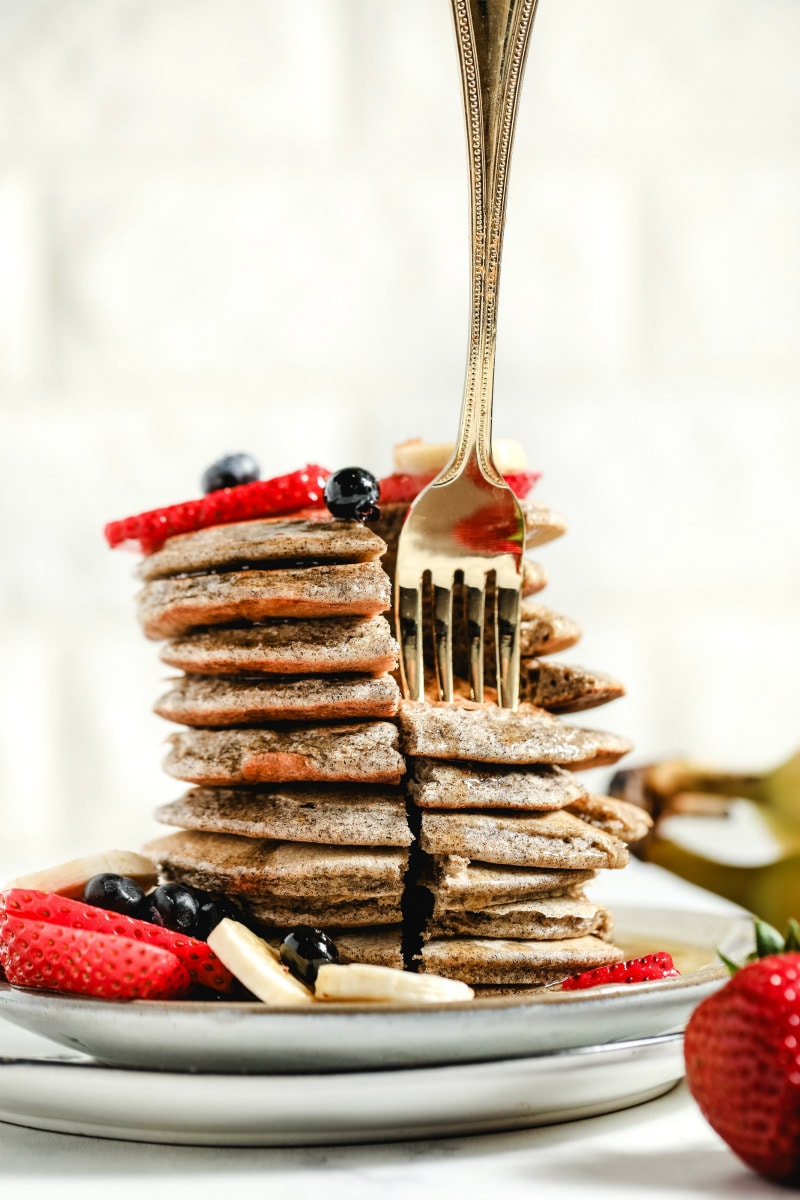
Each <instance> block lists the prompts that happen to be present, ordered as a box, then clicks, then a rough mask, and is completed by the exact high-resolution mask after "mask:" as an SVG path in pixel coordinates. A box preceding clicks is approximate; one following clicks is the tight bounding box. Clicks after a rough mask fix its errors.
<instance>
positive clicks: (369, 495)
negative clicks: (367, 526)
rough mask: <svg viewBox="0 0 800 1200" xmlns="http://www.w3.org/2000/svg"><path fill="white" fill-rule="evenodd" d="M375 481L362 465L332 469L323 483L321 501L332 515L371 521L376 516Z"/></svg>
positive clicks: (377, 498) (379, 490)
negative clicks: (323, 492) (323, 488)
mask: <svg viewBox="0 0 800 1200" xmlns="http://www.w3.org/2000/svg"><path fill="white" fill-rule="evenodd" d="M380 494H381V489H380V487H379V486H378V481H377V479H376V478H375V476H374V475H371V474H370V472H369V471H365V470H364V468H363V467H343V468H342V470H341V471H334V473H333V475H331V476H330V477H329V479H328V481H327V483H326V484H325V503H326V504H327V506H328V509H329V510H330V512H331V514H332V515H333V516H334V517H343V518H346V519H349V520H356V521H374V520H377V518H378V517H379V516H380V512H379V510H378V500H379V499H380Z"/></svg>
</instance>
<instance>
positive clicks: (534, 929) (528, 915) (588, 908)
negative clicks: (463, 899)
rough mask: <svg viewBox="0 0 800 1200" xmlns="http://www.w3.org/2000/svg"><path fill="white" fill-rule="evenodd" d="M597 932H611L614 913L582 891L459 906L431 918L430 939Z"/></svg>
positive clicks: (555, 936)
mask: <svg viewBox="0 0 800 1200" xmlns="http://www.w3.org/2000/svg"><path fill="white" fill-rule="evenodd" d="M587 934H594V935H596V936H597V937H600V938H603V939H608V938H609V937H610V936H611V913H610V912H609V911H608V909H607V908H603V907H602V906H601V905H599V904H594V903H592V901H590V900H587V899H586V897H585V896H584V895H583V894H581V893H579V894H578V895H577V896H575V897H572V896H560V897H557V898H550V897H543V898H541V899H538V900H522V901H519V902H518V903H515V904H498V905H495V906H494V907H492V908H487V909H481V910H480V911H479V912H471V911H469V910H464V909H461V910H459V909H456V910H455V911H453V912H445V913H442V914H441V915H440V916H438V917H434V919H433V920H432V921H430V922H429V924H428V927H427V929H426V931H425V937H426V938H427V939H430V938H433V937H489V938H535V939H537V940H541V941H562V940H565V939H568V938H576V937H585V936H586V935H587Z"/></svg>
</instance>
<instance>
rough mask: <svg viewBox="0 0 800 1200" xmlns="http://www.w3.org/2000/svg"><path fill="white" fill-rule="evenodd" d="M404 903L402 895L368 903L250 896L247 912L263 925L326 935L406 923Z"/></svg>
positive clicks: (375, 898) (373, 898)
mask: <svg viewBox="0 0 800 1200" xmlns="http://www.w3.org/2000/svg"><path fill="white" fill-rule="evenodd" d="M238 899H243V898H242V897H238ZM401 901H402V892H401V891H397V892H395V893H393V894H387V895H385V896H374V897H372V898H370V899H367V900H331V899H329V898H328V897H327V896H322V897H320V898H319V899H317V900H315V901H309V900H303V899H302V897H299V896H289V897H285V898H282V897H278V896H250V897H248V898H247V908H248V909H249V911H250V912H251V913H252V914H253V916H254V917H255V919H256V920H257V921H259V922H260V923H261V924H263V925H277V926H279V927H280V928H282V929H293V928H294V927H295V926H296V925H311V926H312V928H315V929H324V930H325V931H326V932H327V931H328V930H329V929H332V928H334V927H335V926H338V927H339V928H340V929H344V928H346V929H363V928H364V927H365V926H379V925H397V924H398V923H399V922H400V921H402V919H403V913H402V910H401Z"/></svg>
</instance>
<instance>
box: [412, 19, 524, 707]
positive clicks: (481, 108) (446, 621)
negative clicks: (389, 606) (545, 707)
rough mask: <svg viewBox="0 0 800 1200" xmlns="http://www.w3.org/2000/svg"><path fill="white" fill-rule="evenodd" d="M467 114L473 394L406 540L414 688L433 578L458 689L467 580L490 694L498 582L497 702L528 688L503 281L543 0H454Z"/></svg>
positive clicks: (446, 695)
mask: <svg viewBox="0 0 800 1200" xmlns="http://www.w3.org/2000/svg"><path fill="white" fill-rule="evenodd" d="M451 4H452V8H453V18H454V22H455V31H456V42H457V45H458V55H459V63H460V67H461V82H462V88H463V98H464V113H465V116H466V123H467V147H468V154H469V175H470V197H471V202H472V203H471V242H472V254H471V293H472V295H471V313H470V342H469V355H468V359H467V373H466V383H465V386H464V400H463V403H462V407H461V419H460V423H459V431H458V441H457V442H456V448H455V451H454V453H453V457H452V458H451V460H450V462H449V463H448V464H447V466H446V467H445V468H444V470H443V471H442V472H441V473H440V474H439V475H438V476H437V478H436V479H434V481H433V483H431V484H429V486H428V487H426V488H425V490H424V491H423V492H421V493H420V495H419V496H418V497H417V499H416V500H415V501H414V503H413V504H412V506H411V508H410V510H409V512H408V515H407V517H406V520H405V523H404V525H403V530H402V532H401V535H400V542H399V546H398V551H397V569H396V574H395V611H396V617H397V630H398V637H399V639H400V647H401V656H400V667H401V674H402V679H403V689H404V691H405V694H406V696H407V697H408V698H409V699H412V700H423V699H424V698H425V677H424V653H423V641H424V631H423V589H424V586H425V582H426V579H427V577H428V576H430V582H431V586H432V588H433V641H434V663H435V669H436V679H437V685H438V689H439V696H440V699H442V700H452V699H453V590H454V587H455V585H456V584H457V583H462V582H463V588H464V599H465V608H466V614H465V615H466V623H467V644H468V649H469V680H470V691H471V695H472V698H473V699H474V700H478V701H481V700H483V663H484V627H485V623H486V594H487V586H488V585H489V584H490V583H491V582H494V596H495V599H494V629H495V646H496V654H497V702H498V704H500V705H502V706H503V707H505V708H516V707H517V703H518V698H519V611H520V595H521V580H522V552H523V547H524V541H525V528H524V520H523V516H522V511H521V509H520V506H519V503H518V502H517V499H516V497H515V496H514V494H513V492H512V491H511V489H510V488H509V487H508V486H507V485H506V484H505V483H504V481H503V478H502V476H501V475H500V473H499V471H498V470H497V468H496V467H495V464H494V461H493V458H492V398H493V388H494V360H495V344H496V336H497V289H498V284H499V279H500V255H501V251H502V246H503V226H504V223H505V209H506V191H507V183H508V168H509V162H510V158H511V146H512V141H513V136H514V126H515V122H516V114H517V101H518V98H519V88H520V83H521V81H522V73H523V70H524V66H525V59H526V56H527V50H528V43H529V38H530V31H531V27H532V25H533V18H534V14H535V12H536V4H537V0H451Z"/></svg>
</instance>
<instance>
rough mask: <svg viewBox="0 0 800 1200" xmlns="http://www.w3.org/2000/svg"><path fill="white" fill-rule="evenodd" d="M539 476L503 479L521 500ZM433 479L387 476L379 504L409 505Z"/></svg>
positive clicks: (522, 473) (537, 473) (522, 474)
mask: <svg viewBox="0 0 800 1200" xmlns="http://www.w3.org/2000/svg"><path fill="white" fill-rule="evenodd" d="M540 475H541V472H540V471H515V472H514V473H513V474H509V475H505V476H504V479H505V481H506V483H507V484H508V486H509V487H510V488H511V490H512V492H514V494H515V495H516V496H519V498H520V500H523V499H524V498H525V496H527V495H528V492H529V491H530V490H531V488H532V487H533V485H534V484H535V483H536V480H537V479H539V477H540ZM435 478H436V476H435V475H403V474H401V473H399V472H395V473H394V474H393V475H387V476H385V478H383V479H381V481H380V489H381V504H410V503H411V501H412V500H416V498H417V496H418V495H419V494H420V492H421V491H422V489H423V488H424V487H427V486H428V484H429V483H432V481H433V480H434V479H435Z"/></svg>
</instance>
